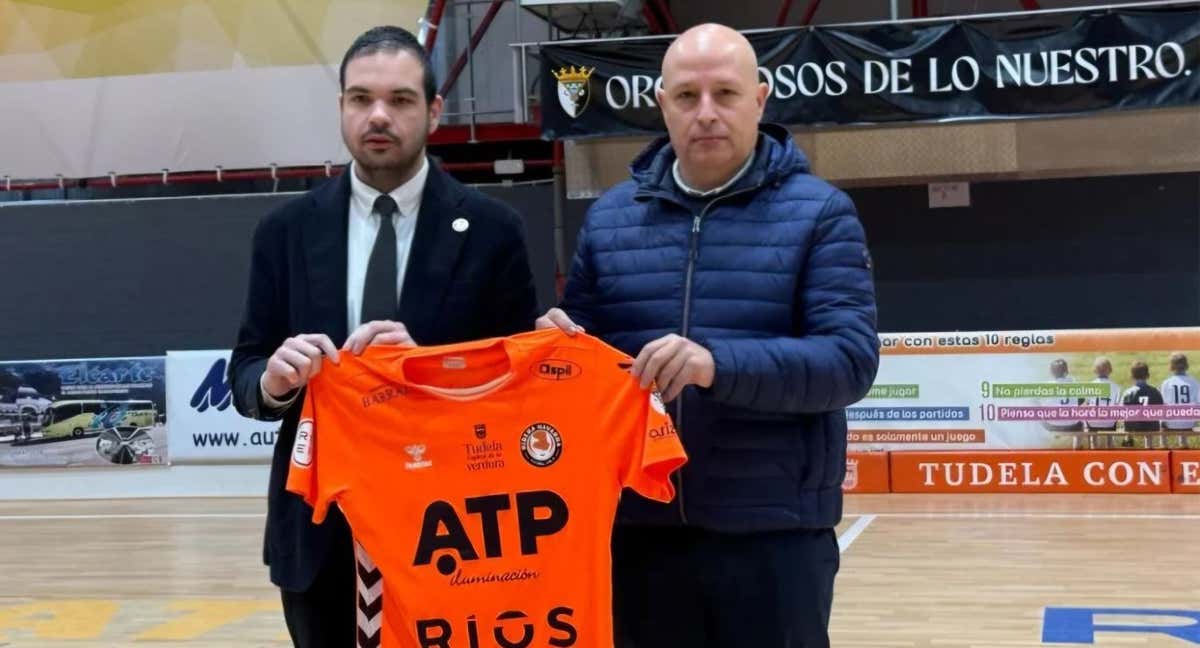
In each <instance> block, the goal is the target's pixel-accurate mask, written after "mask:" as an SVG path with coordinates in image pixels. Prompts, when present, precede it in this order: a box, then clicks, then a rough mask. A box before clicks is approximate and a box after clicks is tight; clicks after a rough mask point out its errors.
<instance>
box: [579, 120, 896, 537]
mask: <svg viewBox="0 0 1200 648" xmlns="http://www.w3.org/2000/svg"><path fill="white" fill-rule="evenodd" d="M760 131H761V132H760V135H759V140H758V144H757V148H756V151H755V154H754V161H753V163H752V164H751V167H750V168H749V169H748V170H747V172H746V173H745V175H743V176H742V177H741V178H740V179H739V180H738V181H737V182H736V183H735V184H734V185H733V186H732V187H730V188H729V189H728V190H727V191H726V192H724V193H723V194H721V195H720V196H719V197H716V198H710V199H695V198H692V197H689V196H688V195H687V194H684V193H683V192H682V191H680V190H679V189H678V187H677V186H676V185H675V182H674V179H673V176H672V173H671V165H672V164H673V162H674V161H675V154H674V152H673V151H672V149H671V147H670V146H669V143H668V141H667V140H666V138H662V139H660V140H658V141H656V142H655V143H653V144H652V145H651V146H650V147H649V148H648V149H647V150H646V151H644V152H643V153H642V154H641V155H639V156H638V158H637V159H636V160H635V161H634V162H633V165H632V166H631V170H632V179H631V180H628V181H625V182H623V183H622V184H620V185H618V186H616V187H614V188H613V189H611V190H610V191H608V192H607V193H605V194H604V196H603V197H601V198H600V199H599V200H597V201H596V203H595V204H594V205H593V206H592V207H591V209H590V210H589V212H588V215H587V220H586V222H585V223H584V225H583V228H582V230H581V231H580V234H579V241H578V247H577V249H576V252H575V258H574V260H573V263H572V267H571V271H570V275H569V277H568V280H567V285H566V292H565V295H564V299H563V303H562V308H563V309H564V310H566V311H567V313H568V314H569V315H570V316H571V318H572V319H573V320H574V321H575V322H576V323H578V324H580V325H581V326H583V327H584V328H585V329H586V330H587V332H588V333H590V334H592V335H595V336H597V337H599V338H601V339H603V340H604V341H605V342H607V343H609V344H611V345H612V346H614V347H617V348H619V349H621V350H622V351H624V352H626V353H628V354H630V355H632V356H637V354H638V351H639V350H641V348H642V346H643V345H645V344H646V343H647V342H650V341H651V340H653V339H655V338H658V337H661V336H663V335H666V334H668V333H677V334H680V335H683V336H685V337H687V338H689V339H692V340H694V341H696V342H698V343H699V344H702V345H704V346H705V347H706V348H708V349H709V350H710V351H711V352H712V354H713V358H714V359H715V361H716V378H715V380H714V383H713V385H712V386H711V387H709V388H697V387H694V386H693V387H688V388H687V389H686V390H685V391H684V393H683V395H682V396H680V397H679V398H678V399H676V401H675V402H674V403H671V404H669V405H668V407H669V408H671V409H670V411H671V414H672V417H673V418H674V419H675V425H676V427H677V428H678V430H679V433H680V436H681V438H682V440H683V444H684V447H685V448H686V450H687V453H688V456H689V462H688V464H687V465H686V466H685V467H684V468H683V469H682V470H681V471H679V473H678V474H677V475H676V487H677V493H678V494H677V496H676V499H675V501H674V502H672V503H671V504H659V503H656V502H652V501H650V500H647V499H644V498H641V497H640V496H637V495H635V494H634V493H632V492H626V494H625V495H624V496H623V497H622V501H621V506H620V510H619V514H618V521H619V522H622V523H635V524H637V523H640V524H670V525H679V524H689V525H696V526H700V527H704V528H708V529H712V530H716V531H725V532H751V531H764V530H775V529H794V528H824V527H832V526H834V525H835V524H837V522H838V521H839V520H840V519H841V515H842V491H841V487H842V480H843V477H844V475H845V465H846V415H845V409H844V408H845V407H846V406H847V405H850V404H852V403H854V402H856V401H858V400H859V399H861V398H862V397H863V396H864V395H865V394H866V393H867V390H868V389H869V388H870V386H871V383H872V381H874V379H875V372H876V369H877V367H878V363H879V342H878V336H877V333H876V314H875V291H874V283H873V279H872V271H871V259H870V255H869V254H868V252H867V247H866V241H865V236H864V234H863V229H862V225H861V224H860V223H859V220H858V216H857V214H856V213H855V209H854V205H853V203H851V201H850V199H849V198H848V197H847V196H846V195H845V194H844V193H842V192H841V191H839V190H838V189H835V188H834V187H832V186H830V185H829V184H828V183H826V182H824V181H822V180H820V179H818V178H817V177H815V176H813V175H811V174H810V173H809V166H808V161H807V160H806V159H805V157H804V154H803V153H801V152H800V150H799V149H797V148H796V146H795V145H794V144H793V143H792V139H791V137H790V134H789V133H788V131H787V130H786V129H785V128H782V127H780V126H775V125H769V124H764V125H762V126H761V127H760Z"/></svg>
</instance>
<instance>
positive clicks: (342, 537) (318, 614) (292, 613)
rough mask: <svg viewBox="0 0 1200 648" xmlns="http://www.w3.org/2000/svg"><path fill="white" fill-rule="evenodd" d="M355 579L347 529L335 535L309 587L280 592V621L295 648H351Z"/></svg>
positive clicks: (355, 629)
mask: <svg viewBox="0 0 1200 648" xmlns="http://www.w3.org/2000/svg"><path fill="white" fill-rule="evenodd" d="M357 589H358V579H357V578H356V577H355V561H354V542H353V540H352V539H351V535H350V530H349V529H346V532H345V533H344V534H338V536H337V540H336V541H335V542H334V543H333V546H331V547H330V548H329V556H328V557H327V559H326V560H325V564H324V565H323V566H322V567H321V571H320V572H318V573H317V578H316V580H314V581H313V584H312V586H311V587H309V588H308V590H306V591H303V592H292V591H288V590H281V591H280V593H281V595H282V598H283V618H284V620H285V621H287V628H288V634H290V635H291V636H292V645H294V646H295V648H354V646H355V642H356V636H357V635H356V633H357V632H358V617H357V613H356V604H355V602H356V600H357Z"/></svg>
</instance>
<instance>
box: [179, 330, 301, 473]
mask: <svg viewBox="0 0 1200 648" xmlns="http://www.w3.org/2000/svg"><path fill="white" fill-rule="evenodd" d="M229 355H230V351H228V350H223V351H170V352H168V353H167V406H168V408H170V410H171V463H220V462H223V461H234V462H254V463H260V462H262V463H265V462H269V461H270V460H271V454H272V452H274V448H275V435H276V433H277V432H278V431H279V423H278V422H275V421H270V422H268V421H255V420H253V419H249V418H246V417H244V416H242V415H240V414H238V413H237V410H236V409H234V407H233V390H232V387H231V385H230V384H229V382H228V377H227V374H228V367H229Z"/></svg>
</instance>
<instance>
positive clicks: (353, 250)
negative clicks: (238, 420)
mask: <svg viewBox="0 0 1200 648" xmlns="http://www.w3.org/2000/svg"><path fill="white" fill-rule="evenodd" d="M341 86H342V93H341V96H340V110H341V119H342V137H343V139H344V140H345V142H346V146H347V148H348V149H349V150H350V153H351V156H352V157H353V163H352V164H351V166H350V167H349V168H348V169H347V170H346V172H344V173H342V174H341V176H339V177H338V178H336V179H334V180H332V181H329V182H327V183H325V184H324V185H322V186H320V187H316V188H314V189H313V190H312V191H310V192H308V193H307V194H305V195H304V196H302V197H299V198H297V199H295V200H293V201H291V202H289V203H287V204H285V205H283V206H282V207H280V208H279V209H277V210H275V211H274V212H272V213H271V214H269V215H268V216H267V217H266V218H264V219H263V220H262V222H261V223H259V225H258V229H257V230H256V231H255V233H254V242H253V257H252V260H251V266H250V283H249V292H248V295H247V300H246V311H245V315H244V317H243V320H242V325H241V328H240V329H239V332H238V340H237V346H236V348H235V349H234V352H233V356H232V359H231V362H230V369H229V374H230V381H231V383H232V384H233V387H234V403H235V405H236V406H237V409H238V411H239V412H241V413H242V414H243V415H245V416H250V417H253V418H256V419H260V420H279V419H282V421H283V423H282V425H281V427H280V433H279V436H278V439H277V442H276V444H275V456H274V460H273V462H272V465H271V477H270V485H269V488H268V500H267V525H266V538H265V542H264V547H263V558H264V561H265V562H266V563H267V564H268V565H270V573H271V580H272V582H274V583H275V584H276V585H278V586H279V587H280V589H281V591H282V599H283V610H284V616H285V618H286V620H287V626H288V631H289V632H290V634H291V636H292V640H293V642H294V644H295V645H296V646H297V647H298V648H316V647H326V646H328V647H337V648H343V647H351V646H354V642H355V636H356V625H357V624H356V615H355V602H354V599H353V597H354V592H355V589H356V585H355V582H356V579H355V571H356V566H355V553H354V549H353V546H352V544H353V543H352V540H351V536H350V530H349V527H348V526H347V524H346V521H345V518H344V517H342V515H341V514H340V513H339V512H337V511H336V510H331V511H330V515H329V517H328V519H327V520H326V521H325V522H324V523H323V524H321V525H319V526H318V525H314V524H313V523H312V520H311V516H312V510H311V509H310V508H309V507H308V505H306V504H305V503H304V502H303V501H302V500H301V499H300V498H299V497H296V496H295V495H292V494H290V493H287V492H285V490H284V484H285V483H286V480H287V471H288V465H289V458H290V456H291V450H292V444H293V442H294V439H295V433H296V424H297V420H298V418H299V415H300V405H301V403H302V399H303V389H304V386H305V384H306V383H307V381H308V379H309V378H310V377H311V376H313V375H315V374H316V373H317V372H319V371H320V370H321V364H322V362H335V363H336V362H338V361H339V353H361V352H362V351H363V349H365V348H366V347H367V346H368V345H370V344H423V345H430V344H443V343H451V342H461V341H465V340H471V339H478V338H484V337H492V336H501V335H509V334H512V333H517V332H520V331H526V330H531V329H532V328H533V322H534V319H535V318H536V317H537V309H538V305H537V298H536V294H535V290H534V283H533V277H532V274H531V272H530V268H529V261H528V255H527V252H526V248H525V242H524V231H523V227H522V223H521V218H520V216H519V215H518V214H517V213H516V212H515V211H514V210H513V209H511V208H509V207H507V206H505V205H503V204H501V203H500V202H498V201H495V200H493V199H490V198H488V197H486V196H484V195H483V194H481V193H479V192H477V191H474V190H471V189H468V188H466V187H464V186H463V185H461V184H459V183H458V182H456V181H455V180H454V179H452V178H451V177H450V176H449V175H447V174H446V173H444V172H443V171H441V170H440V169H438V168H437V166H436V164H435V163H433V162H432V161H431V160H429V159H428V158H427V157H426V154H425V143H426V139H427V138H428V136H429V135H430V134H432V133H433V132H434V131H435V130H436V129H437V123H438V118H439V116H440V115H441V112H442V98H441V97H439V96H436V88H435V85H434V79H433V74H432V71H431V69H430V64H429V59H428V58H427V57H426V54H425V52H424V50H423V49H422V48H421V46H420V44H419V43H418V42H417V40H416V38H414V37H413V35H412V34H411V33H409V32H407V31H405V30H403V29H400V28H397V27H376V28H374V29H371V30H370V31H368V32H366V33H364V34H363V35H362V36H360V37H359V38H358V39H357V40H356V41H355V42H354V44H353V45H351V47H350V49H349V50H348V51H347V52H346V56H345V58H344V59H343V61H342V67H341ZM351 331H352V333H349V335H347V333H348V332H351Z"/></svg>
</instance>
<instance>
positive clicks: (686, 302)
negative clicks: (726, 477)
mask: <svg viewBox="0 0 1200 648" xmlns="http://www.w3.org/2000/svg"><path fill="white" fill-rule="evenodd" d="M759 186H760V185H754V186H752V187H746V188H745V189H740V190H738V191H734V192H732V193H728V194H725V195H723V196H717V197H716V198H713V199H712V200H711V201H709V202H708V204H707V205H705V206H704V209H701V210H700V213H699V214H698V215H696V216H693V217H692V233H691V238H690V240H689V242H688V262H687V274H686V276H685V278H684V283H683V323H682V325H681V326H680V333H679V334H680V335H681V336H683V337H685V338H686V337H687V336H688V330H689V329H690V328H691V321H690V320H691V317H692V275H693V274H694V273H695V270H696V257H697V256H699V255H700V251H699V248H700V223H701V221H703V220H704V216H705V215H706V214H708V210H709V209H711V208H712V206H713V205H715V204H717V203H718V202H720V201H721V200H724V199H725V198H730V197H732V196H736V195H738V194H743V193H747V192H750V191H754V190H756V189H758V187H759ZM675 428H676V429H677V430H678V433H679V435H680V436H681V437H682V435H683V393H682V392H680V394H679V396H678V397H677V398H676V399H675ZM673 476H674V477H675V481H676V482H677V486H676V489H675V490H676V492H677V493H678V494H679V519H680V520H681V521H682V522H683V523H684V524H687V523H688V519H687V510H686V503H685V501H684V495H683V470H682V469H680V470H676V471H675V472H674V473H673Z"/></svg>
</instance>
